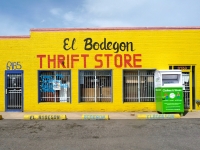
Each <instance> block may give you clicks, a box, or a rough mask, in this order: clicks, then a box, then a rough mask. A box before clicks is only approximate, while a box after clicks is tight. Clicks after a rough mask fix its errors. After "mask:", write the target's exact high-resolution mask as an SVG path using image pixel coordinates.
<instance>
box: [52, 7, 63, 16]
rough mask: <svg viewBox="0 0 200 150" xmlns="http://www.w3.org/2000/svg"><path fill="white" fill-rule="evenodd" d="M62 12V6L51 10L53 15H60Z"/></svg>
mask: <svg viewBox="0 0 200 150" xmlns="http://www.w3.org/2000/svg"><path fill="white" fill-rule="evenodd" d="M61 12H62V10H61V9H60V8H53V9H51V10H50V13H51V14H52V15H60V14H61Z"/></svg>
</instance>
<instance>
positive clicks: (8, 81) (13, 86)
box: [5, 70, 23, 111]
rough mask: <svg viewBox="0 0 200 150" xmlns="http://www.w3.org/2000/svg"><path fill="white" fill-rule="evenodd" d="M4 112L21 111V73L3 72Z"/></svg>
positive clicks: (17, 71)
mask: <svg viewBox="0 0 200 150" xmlns="http://www.w3.org/2000/svg"><path fill="white" fill-rule="evenodd" d="M5 100H6V102H5V104H6V111H23V71H21V70H13V71H6V72H5Z"/></svg>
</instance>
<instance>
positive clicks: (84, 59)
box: [81, 54, 89, 68]
mask: <svg viewBox="0 0 200 150" xmlns="http://www.w3.org/2000/svg"><path fill="white" fill-rule="evenodd" d="M81 57H83V62H84V68H87V67H86V64H87V60H86V58H87V57H89V54H82V55H81Z"/></svg>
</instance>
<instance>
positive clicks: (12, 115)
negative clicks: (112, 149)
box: [0, 111, 200, 119]
mask: <svg viewBox="0 0 200 150" xmlns="http://www.w3.org/2000/svg"><path fill="white" fill-rule="evenodd" d="M83 114H87V115H109V118H110V119H137V115H139V114H146V115H154V114H155V115H156V114H158V113H157V112H0V116H2V118H3V119H24V115H66V116H67V119H82V115H83ZM174 114H176V113H174ZM181 118H200V111H193V112H186V113H185V114H184V116H181Z"/></svg>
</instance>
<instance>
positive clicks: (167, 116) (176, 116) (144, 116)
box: [137, 114, 181, 119]
mask: <svg viewBox="0 0 200 150" xmlns="http://www.w3.org/2000/svg"><path fill="white" fill-rule="evenodd" d="M180 118H181V116H180V115H179V114H138V115H137V119H180Z"/></svg>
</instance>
